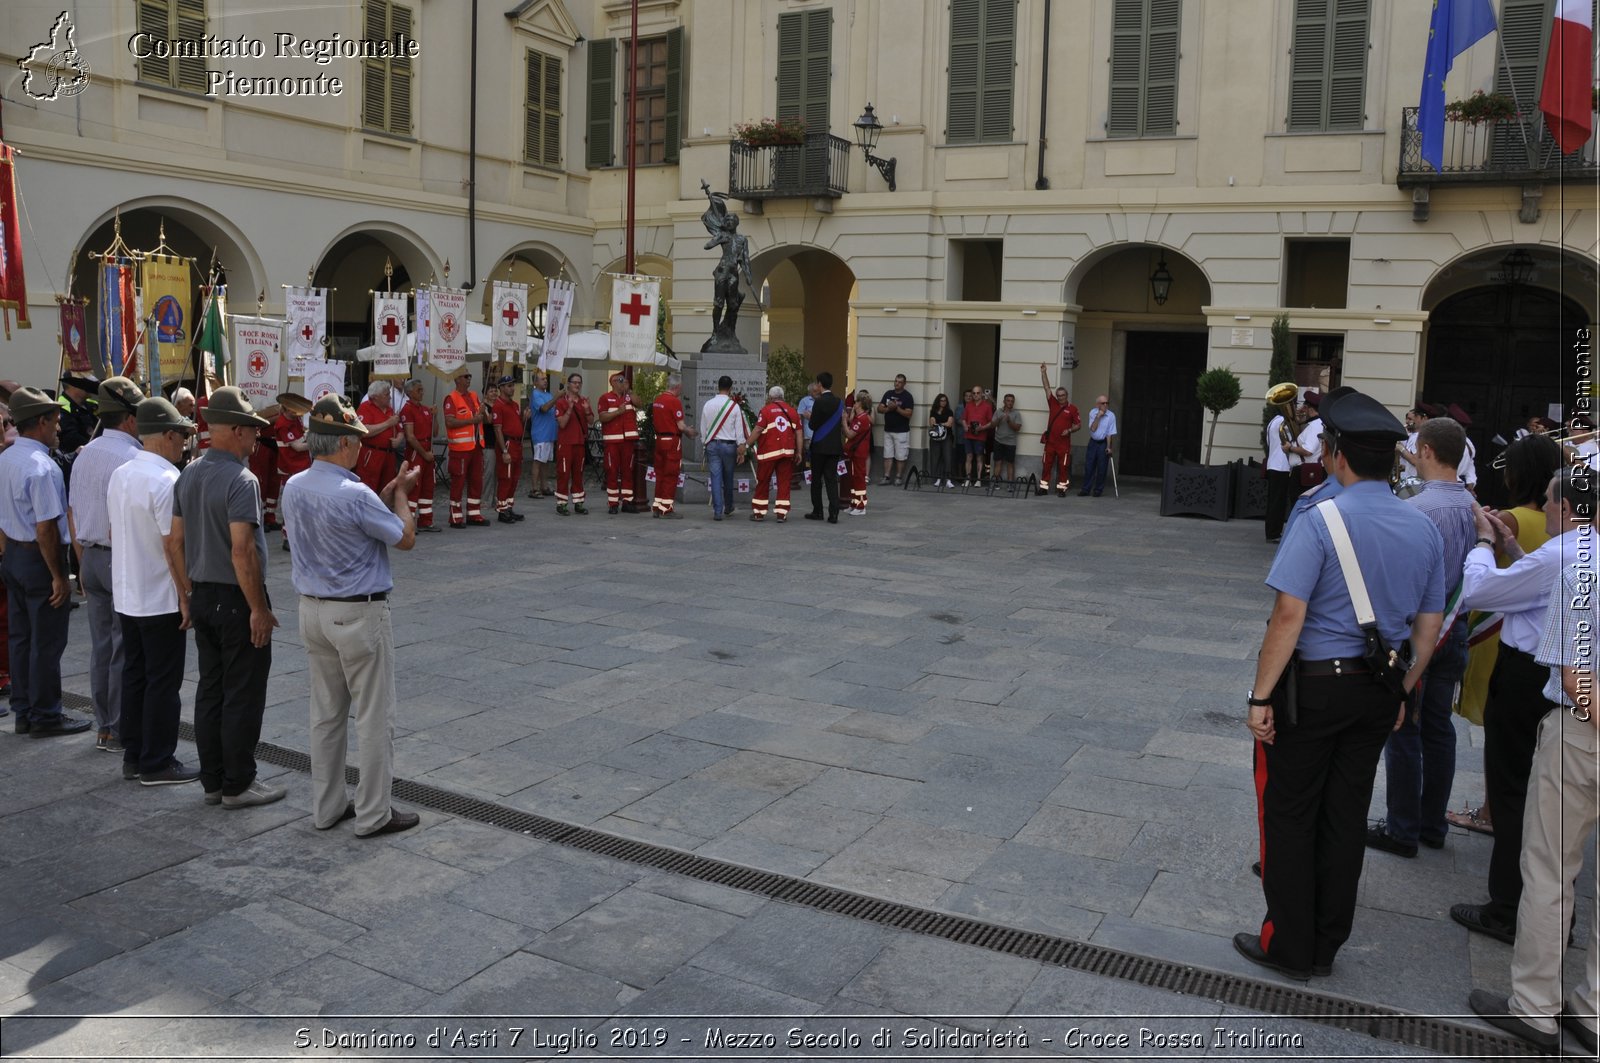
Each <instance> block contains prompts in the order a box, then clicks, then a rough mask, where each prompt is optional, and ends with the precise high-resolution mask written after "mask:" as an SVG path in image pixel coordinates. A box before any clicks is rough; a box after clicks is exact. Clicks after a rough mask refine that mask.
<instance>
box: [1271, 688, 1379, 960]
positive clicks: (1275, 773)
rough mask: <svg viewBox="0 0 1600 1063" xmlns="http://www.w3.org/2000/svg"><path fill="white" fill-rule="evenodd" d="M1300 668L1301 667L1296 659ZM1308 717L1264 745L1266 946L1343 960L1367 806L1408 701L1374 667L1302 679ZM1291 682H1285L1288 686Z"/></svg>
mask: <svg viewBox="0 0 1600 1063" xmlns="http://www.w3.org/2000/svg"><path fill="white" fill-rule="evenodd" d="M1291 667H1293V665H1291ZM1298 683H1299V706H1300V711H1299V721H1298V723H1296V724H1295V725H1293V726H1289V725H1287V724H1285V723H1284V722H1283V707H1282V705H1281V703H1277V702H1278V701H1279V699H1280V698H1281V694H1279V695H1274V700H1275V704H1274V706H1273V718H1274V720H1275V721H1276V725H1277V735H1276V738H1275V740H1274V742H1273V744H1272V745H1270V746H1269V745H1265V744H1263V743H1261V742H1257V743H1256V748H1255V781H1256V801H1257V808H1258V810H1259V814H1260V817H1261V887H1262V893H1263V894H1264V895H1265V897H1266V902H1267V918H1266V920H1265V921H1264V922H1263V923H1262V924H1261V946H1262V948H1264V949H1266V951H1267V955H1269V956H1271V957H1272V959H1273V960H1274V961H1276V962H1277V963H1280V964H1282V965H1284V966H1285V967H1293V968H1296V969H1298V970H1305V969H1307V968H1310V967H1312V966H1318V967H1321V966H1324V965H1327V964H1331V963H1333V957H1334V954H1335V953H1337V952H1338V951H1339V947H1340V946H1341V945H1343V944H1344V943H1345V941H1346V939H1348V938H1349V937H1350V927H1351V924H1352V923H1353V922H1354V920H1355V911H1356V890H1357V887H1358V886H1359V884H1360V881H1361V861H1362V858H1363V856H1364V854H1365V852H1366V837H1367V806H1368V804H1369V803H1370V802H1371V800H1372V783H1373V779H1374V778H1375V777H1376V775H1377V771H1378V758H1379V756H1380V755H1381V754H1382V752H1383V744H1384V741H1385V740H1386V739H1387V738H1388V737H1389V732H1390V731H1392V730H1394V723H1395V720H1396V719H1398V718H1399V714H1400V703H1399V701H1398V700H1396V698H1395V696H1394V694H1393V693H1392V692H1390V691H1389V690H1388V689H1386V688H1385V687H1383V686H1382V685H1381V684H1379V683H1378V681H1377V680H1376V679H1374V678H1373V677H1372V676H1371V675H1370V674H1366V673H1363V674H1360V675H1345V676H1325V677H1317V678H1311V677H1307V676H1300V677H1298ZM1280 689H1281V688H1280Z"/></svg>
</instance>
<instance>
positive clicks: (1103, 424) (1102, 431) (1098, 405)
mask: <svg viewBox="0 0 1600 1063" xmlns="http://www.w3.org/2000/svg"><path fill="white" fill-rule="evenodd" d="M1116 438H1117V415H1116V414H1114V413H1112V412H1111V400H1110V399H1108V398H1106V397H1105V396H1104V395H1101V396H1100V397H1099V398H1097V399H1095V400H1094V412H1093V413H1091V414H1089V453H1088V454H1087V455H1086V456H1085V457H1084V459H1083V490H1082V491H1079V492H1078V497H1079V498H1082V497H1083V496H1084V495H1087V494H1091V493H1092V494H1093V495H1094V496H1095V497H1096V498H1099V497H1100V493H1101V492H1102V491H1104V490H1105V489H1106V468H1107V466H1108V465H1109V464H1110V462H1111V458H1112V453H1111V448H1112V446H1113V442H1114V440H1115V439H1116Z"/></svg>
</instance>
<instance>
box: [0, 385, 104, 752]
mask: <svg viewBox="0 0 1600 1063" xmlns="http://www.w3.org/2000/svg"><path fill="white" fill-rule="evenodd" d="M11 417H12V420H14V421H15V422H16V426H17V441H16V442H15V443H13V444H11V446H9V447H7V448H6V450H5V453H4V454H0V534H3V536H4V539H3V541H4V544H5V553H4V554H0V577H3V578H4V581H5V590H6V594H7V596H8V603H7V611H8V615H9V617H10V621H11V711H12V712H14V713H16V715H17V720H16V731H17V734H32V735H33V736H34V737H35V738H50V737H53V736H55V735H68V734H78V733H79V732H82V731H87V730H88V729H89V721H88V720H80V719H78V718H77V717H76V716H69V715H67V714H66V713H64V712H62V711H61V654H62V653H63V652H64V651H65V650H66V648H67V617H69V616H71V615H72V613H71V610H69V609H68V608H67V606H68V604H69V603H70V602H71V601H72V588H71V585H70V584H69V583H68V582H67V543H68V542H69V541H70V538H69V536H68V534H67V490H66V484H65V482H64V480H63V478H62V475H61V468H60V466H58V465H57V464H56V463H55V462H54V461H53V460H52V459H51V457H50V451H51V450H52V449H53V448H54V447H55V446H56V443H57V437H58V435H59V433H60V428H61V407H60V406H58V405H56V403H55V400H53V399H52V398H50V396H48V395H46V394H45V393H44V392H42V391H40V390H38V389H37V388H18V389H17V390H16V391H14V392H12V393H11Z"/></svg>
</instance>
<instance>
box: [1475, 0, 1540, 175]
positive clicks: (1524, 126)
mask: <svg viewBox="0 0 1600 1063" xmlns="http://www.w3.org/2000/svg"><path fill="white" fill-rule="evenodd" d="M1548 32H1549V30H1548V28H1547V29H1546V33H1547V34H1548ZM1494 43H1495V47H1496V48H1497V49H1498V50H1499V52H1500V62H1501V64H1502V65H1503V66H1504V67H1505V69H1506V84H1507V85H1510V86H1511V103H1512V106H1514V107H1516V109H1517V129H1518V131H1519V132H1521V134H1522V150H1523V151H1524V152H1526V153H1527V156H1528V162H1529V163H1530V164H1531V163H1532V162H1533V145H1532V144H1530V143H1529V142H1528V121H1529V120H1528V119H1527V118H1524V117H1523V114H1522V98H1521V97H1520V96H1518V95H1517V79H1516V78H1514V77H1512V75H1511V60H1510V59H1509V58H1507V57H1506V38H1505V34H1504V33H1502V32H1501V31H1500V24H1499V21H1498V20H1496V23H1495V29H1494ZM1496 73H1498V71H1497V72H1496ZM1489 150H1490V151H1491V152H1493V151H1494V145H1493V144H1490V145H1489Z"/></svg>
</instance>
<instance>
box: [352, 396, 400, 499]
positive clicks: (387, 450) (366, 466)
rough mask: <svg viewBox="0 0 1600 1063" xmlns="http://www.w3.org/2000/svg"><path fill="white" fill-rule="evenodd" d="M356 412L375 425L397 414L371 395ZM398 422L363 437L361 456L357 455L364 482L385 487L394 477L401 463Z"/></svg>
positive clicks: (378, 487) (357, 463)
mask: <svg viewBox="0 0 1600 1063" xmlns="http://www.w3.org/2000/svg"><path fill="white" fill-rule="evenodd" d="M356 416H357V417H359V418H361V423H362V424H364V425H367V426H369V428H370V426H372V425H375V424H382V423H383V422H385V421H387V420H388V419H389V418H391V417H393V416H394V411H393V410H385V409H382V408H381V407H379V406H378V404H377V403H375V402H373V401H372V400H371V399H362V400H361V406H360V408H358V409H357V410H356ZM399 432H400V426H399V425H398V424H393V425H390V426H389V427H388V428H385V429H384V430H383V431H381V432H372V431H369V432H368V433H367V435H366V437H365V438H364V439H362V440H361V456H360V457H359V458H357V459H356V475H357V476H359V477H360V478H361V482H362V483H364V484H366V485H367V486H368V487H370V488H372V489H373V490H374V491H382V490H383V489H384V487H385V486H386V485H387V484H388V483H389V481H390V480H392V479H394V473H395V466H396V465H397V464H398V461H397V460H396V459H397V455H396V454H395V449H394V444H395V436H396V435H397V434H399Z"/></svg>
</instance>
